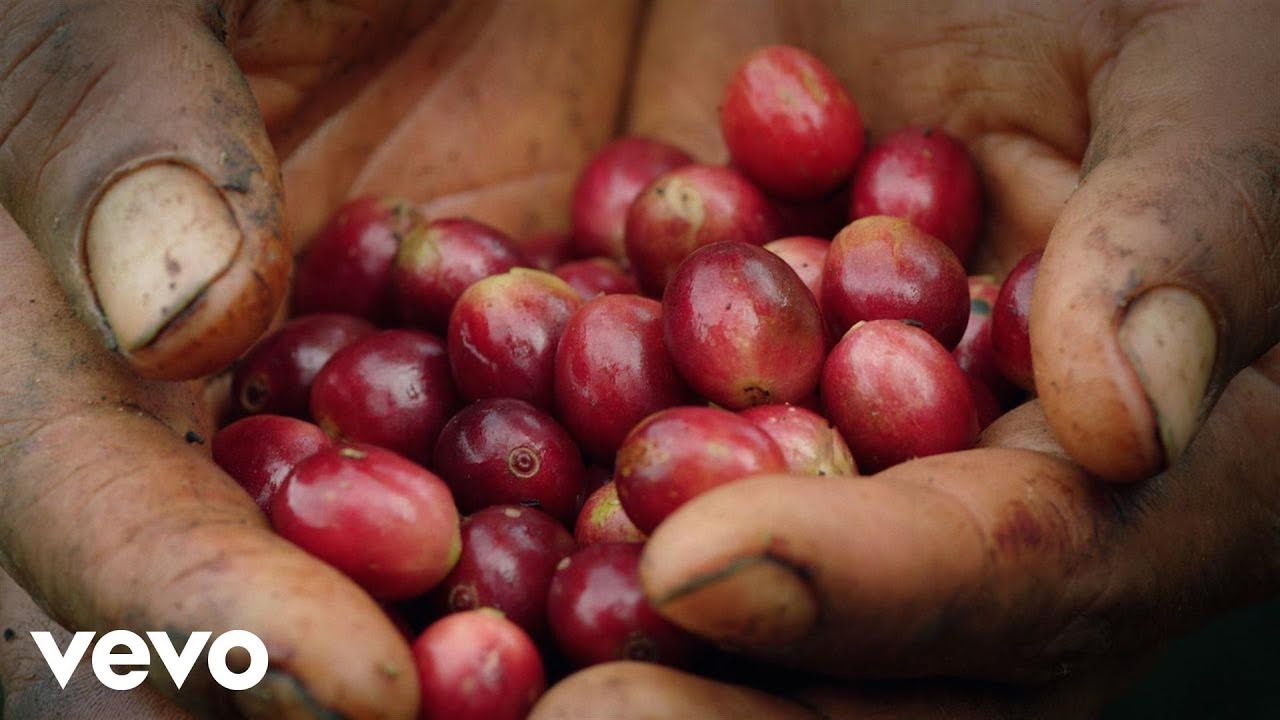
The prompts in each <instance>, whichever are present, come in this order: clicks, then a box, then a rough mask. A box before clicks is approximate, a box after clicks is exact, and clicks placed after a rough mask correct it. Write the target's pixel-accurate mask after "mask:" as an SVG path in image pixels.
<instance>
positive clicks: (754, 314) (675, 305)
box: [662, 242, 826, 410]
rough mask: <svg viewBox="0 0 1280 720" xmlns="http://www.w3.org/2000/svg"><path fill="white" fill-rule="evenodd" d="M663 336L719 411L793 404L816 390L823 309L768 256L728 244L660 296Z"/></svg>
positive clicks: (695, 258) (688, 267) (699, 256)
mask: <svg viewBox="0 0 1280 720" xmlns="http://www.w3.org/2000/svg"><path fill="white" fill-rule="evenodd" d="M662 328H663V339H664V341H665V342H666V345H667V351H668V352H670V353H671V359H672V360H674V361H675V364H676V369H677V370H679V372H680V376H681V377H683V378H684V380H685V382H687V383H688V384H689V387H691V388H693V389H694V390H695V391H697V392H698V393H699V394H701V395H702V396H703V397H705V398H707V399H708V400H710V401H712V402H714V403H716V404H717V405H721V406H723V407H726V408H730V409H734V410H739V409H742V408H744V407H750V406H752V405H762V404H765V403H785V402H795V401H798V400H800V399H802V398H804V397H806V396H808V395H810V394H812V393H813V391H814V389H815V388H817V386H818V376H819V374H821V372H822V361H823V358H824V357H825V354H826V352H825V351H826V336H825V329H824V328H823V326H822V315H821V313H819V312H818V302H817V300H815V299H814V297H813V293H811V292H809V290H808V288H806V287H805V286H804V282H803V281H802V280H801V279H800V277H799V276H798V275H796V274H795V271H793V270H792V269H791V268H790V267H788V266H787V263H786V262H785V261H784V260H783V259H782V258H780V257H778V256H777V255H774V254H773V253H771V252H769V251H768V250H765V249H764V248H761V247H757V246H755V245H748V244H746V243H739V242H724V243H717V244H715V245H708V246H707V247H704V248H701V249H699V250H698V251H696V252H694V253H693V254H692V255H690V256H689V257H688V258H686V259H685V261H684V262H683V263H681V264H680V267H679V268H678V269H677V270H676V273H675V275H673V276H672V278H671V282H670V283H669V284H668V285H667V289H666V292H664V293H663V295H662ZM746 338H749V339H750V340H749V341H744V340H745V339H746Z"/></svg>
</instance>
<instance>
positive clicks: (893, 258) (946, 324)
mask: <svg viewBox="0 0 1280 720" xmlns="http://www.w3.org/2000/svg"><path fill="white" fill-rule="evenodd" d="M822 310H823V312H824V313H825V314H826V318H827V322H828V323H829V324H830V325H831V330H832V332H833V334H834V335H835V337H837V338H838V337H840V336H841V335H843V334H844V332H845V331H846V330H848V329H849V328H850V327H852V326H853V324H854V323H857V322H860V321H863V320H885V319H887V320H908V321H911V322H914V323H918V324H919V325H920V326H921V327H923V328H924V330H925V331H926V332H928V333H929V334H930V335H933V336H934V337H935V338H937V340H938V342H940V343H942V344H943V345H944V346H945V347H947V348H948V349H950V348H953V347H955V346H956V344H957V343H959V342H960V338H961V336H963V335H964V329H965V325H966V324H967V323H968V321H969V280H968V276H967V275H965V272H964V267H963V266H962V265H961V264H960V261H959V260H957V259H956V256H955V253H953V252H951V250H950V248H948V247H947V246H946V245H943V244H942V243H941V242H939V241H938V240H937V238H934V237H932V236H930V235H929V234H927V233H925V232H924V231H922V230H920V229H919V228H917V227H915V226H914V225H912V224H911V223H909V222H907V221H906V220H902V219H900V218H891V217H886V216H880V215H878V216H874V217H867V218H862V219H861V220H855V221H854V222H852V223H850V224H849V225H848V226H847V227H845V229H843V230H841V231H840V233H839V234H838V235H836V237H835V239H834V240H832V241H831V248H830V250H828V251H827V260H826V265H825V266H824V267H823V269H822Z"/></svg>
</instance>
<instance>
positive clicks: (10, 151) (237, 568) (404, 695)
mask: <svg viewBox="0 0 1280 720" xmlns="http://www.w3.org/2000/svg"><path fill="white" fill-rule="evenodd" d="M580 9H581V6H577V5H564V4H560V5H550V4H549V5H546V6H542V5H540V4H534V3H511V4H505V5H498V4H494V3H457V4H453V3H425V4H424V3H416V2H405V3H387V2H365V3H350V2H346V3H337V2H334V3H306V4H300V3H291V2H288V3H280V2H260V3H255V4H246V3H235V2H226V3H221V4H215V3H212V2H194V1H193V2H169V3H163V4H156V3H111V4H108V3H78V2H67V3H60V2H57V3H55V2H9V3H0V27H3V28H4V32H3V33H2V34H0V38H2V39H0V200H2V201H3V203H4V207H5V210H6V211H7V213H0V267H3V268H4V274H3V279H2V280H0V293H2V294H3V298H4V302H5V303H6V311H5V312H4V314H3V315H0V326H2V327H3V330H4V333H5V336H6V338H7V340H6V342H5V343H3V346H2V347H0V355H2V359H0V389H2V390H0V568H3V571H4V573H7V574H8V575H9V576H10V577H11V578H12V579H13V580H14V581H16V583H14V582H8V581H7V580H5V581H4V582H0V624H3V626H4V627H6V628H10V629H12V630H14V631H15V634H14V635H13V639H12V640H10V639H8V638H7V637H6V640H5V641H3V642H0V682H2V683H3V685H4V692H5V694H4V700H5V704H6V711H12V712H13V713H14V714H15V715H16V716H18V717H23V716H26V717H31V716H35V717H42V716H46V715H49V714H54V713H57V712H62V711H64V710H65V709H66V708H67V707H68V704H69V703H71V706H72V707H76V708H78V711H83V710H85V709H86V708H89V707H94V708H96V709H98V710H101V714H103V715H111V716H120V717H124V716H128V717H144V716H146V715H147V713H149V712H150V711H151V710H154V709H155V708H157V707H162V706H165V705H171V704H170V703H167V702H161V698H160V697H158V696H157V695H156V694H155V693H154V691H147V690H145V687H146V686H144V689H143V690H142V691H141V692H131V693H113V692H111V691H106V690H105V689H104V688H102V687H101V686H98V685H96V683H95V682H94V681H93V679H92V676H91V675H90V674H89V672H88V669H87V666H88V664H89V661H88V660H87V659H86V660H84V661H83V662H82V667H81V671H82V675H81V676H79V677H78V678H77V679H74V680H73V681H72V685H71V686H70V688H71V689H69V690H67V691H62V690H60V689H59V688H58V687H57V685H56V683H55V682H54V681H53V678H52V675H51V673H50V672H49V671H48V669H47V668H46V667H45V666H44V663H43V660H42V659H41V658H40V656H39V654H38V652H37V650H36V648H35V645H34V643H33V642H32V641H31V638H30V637H29V635H28V632H29V631H31V630H44V629H54V630H56V629H57V625H56V624H55V621H56V623H58V624H61V625H62V626H64V627H66V628H72V629H76V630H96V631H99V632H106V631H108V630H113V629H128V630H132V631H134V632H136V633H139V634H141V633H143V632H146V631H151V630H166V631H169V632H170V633H171V634H172V636H173V637H174V638H175V640H174V642H175V645H177V646H178V647H181V646H182V644H183V643H182V639H183V638H184V637H185V636H186V634H188V633H190V632H193V631H199V630H205V631H211V632H212V633H213V634H214V636H215V637H216V636H217V635H219V634H220V633H222V632H225V631H227V630H231V629H244V630H249V631H251V632H253V633H255V634H256V635H258V636H259V637H260V638H261V639H262V640H263V642H264V643H265V644H266V646H267V649H268V653H269V656H270V659H271V669H270V671H269V673H268V675H267V678H266V679H265V680H264V681H263V682H262V683H261V684H260V685H259V686H258V687H256V688H255V689H254V690H252V691H249V692H239V693H229V692H225V691H221V690H220V688H218V687H217V686H216V685H215V684H214V683H213V681H212V680H211V679H210V677H209V675H208V673H207V672H203V671H202V670H200V669H197V670H196V671H195V672H193V673H192V675H191V677H190V678H189V679H188V680H187V681H186V683H185V685H184V686H183V687H182V689H181V692H178V691H177V689H176V688H175V687H174V686H173V683H172V682H171V681H169V680H168V679H167V678H165V677H162V676H163V675H164V673H163V672H162V671H161V669H160V665H159V663H156V664H154V665H153V672H152V673H151V680H152V683H151V685H152V686H154V687H155V688H158V689H159V691H160V692H161V693H164V694H168V695H170V696H172V697H174V698H176V699H177V700H178V701H179V702H180V703H181V704H182V705H183V706H185V708H186V709H187V710H190V711H193V712H195V713H196V714H198V715H203V716H237V715H244V716H250V717H269V718H284V717H332V716H335V715H337V716H342V717H350V718H365V717H369V718H373V717H382V718H405V717H412V716H413V714H414V712H415V708H416V705H417V696H418V689H417V681H416V673H415V671H414V667H413V664H412V660H411V657H410V654H409V648H408V646H407V643H406V642H405V641H404V639H403V638H402V637H401V636H400V634H399V633H398V631H397V630H396V629H395V628H394V627H393V625H392V624H391V623H390V621H388V620H387V618H386V616H385V615H384V613H383V612H382V611H381V610H380V609H379V608H378V606H377V605H376V604H375V603H374V602H373V601H372V600H370V599H369V597H368V596H367V595H366V594H364V593H363V592H362V591H360V590H359V589H358V588H356V586H355V585H354V584H352V583H351V582H350V581H348V580H347V579H346V578H344V577H342V576H341V575H340V574H339V573H337V572H336V571H334V570H332V569H331V568H329V567H327V566H325V565H324V564H323V563H321V562H319V561H316V560H314V559H312V558H311V557H309V556H307V555H306V554H305V553H303V552H301V551H300V550H297V549H296V548H294V547H293V546H291V545H290V544H289V543H287V542H285V541H283V540H281V539H280V538H278V537H276V536H275V535H274V534H273V533H271V531H270V529H269V528H268V526H267V524H266V522H265V520H264V519H263V517H262V515H261V514H260V513H259V512H258V511H257V509H256V508H255V506H254V505H253V503H252V501H251V500H250V499H249V498H248V497H246V496H245V495H244V493H242V492H241V491H240V490H239V489H238V488H237V487H236V486H235V484H234V483H233V482H231V481H230V479H229V478H227V477H226V476H225V475H224V474H223V473H222V472H221V471H220V470H219V469H218V468H217V467H216V466H214V464H213V463H212V462H211V461H210V460H209V457H208V445H207V441H208V440H209V438H210V437H211V436H212V433H213V432H214V429H215V424H214V422H215V421H214V418H215V410H216V404H217V403H216V401H214V402H210V398H216V397H217V396H218V395H219V394H220V393H223V394H225V390H219V389H218V388H217V387H210V386H208V385H206V384H205V383H204V382H200V381H196V382H189V383H170V382H158V381H154V380H151V381H149V380H143V379H140V377H139V374H140V373H141V374H145V375H148V376H152V377H158V378H164V379H173V378H190V377H197V376H199V375H201V374H203V373H206V372H209V371H211V370H215V369H219V368H221V367H223V366H225V365H226V364H227V362H228V361H229V360H231V359H232V358H234V357H235V356H236V355H238V354H239V353H240V352H242V351H243V350H244V348H245V346H246V345H247V344H248V343H250V342H252V341H253V340H254V339H255V338H256V337H257V335H258V334H259V333H261V332H262V330H263V328H265V327H267V325H268V323H269V322H270V321H271V319H272V316H273V315H274V314H275V313H276V312H277V310H278V307H279V305H280V304H281V301H282V298H283V297H284V295H285V294H286V289H287V288H286V284H287V278H288V270H289V268H290V265H291V260H292V253H291V252H290V247H289V239H288V233H287V232H286V229H292V230H293V232H294V233H295V237H297V238H300V239H302V240H305V239H306V238H307V237H308V236H309V235H311V234H313V233H314V231H315V230H316V228H317V227H318V225H319V224H320V223H321V222H323V220H324V219H325V218H326V217H327V216H328V215H329V214H330V213H331V212H332V211H333V209H334V208H335V207H336V206H337V204H338V203H340V202H341V201H342V200H344V199H346V198H347V197H350V196H352V195H357V194H365V193H379V192H389V193H395V194H397V195H402V196H408V197H410V198H411V199H414V200H418V201H420V202H423V203H424V204H425V206H426V209H427V210H428V211H430V212H433V213H436V214H439V213H445V212H449V213H470V214H473V215H475V216H477V217H482V218H485V219H487V220H490V221H491V222H494V223H495V224H499V225H500V226H502V227H503V228H504V229H505V230H507V231H508V232H510V233H512V234H515V235H517V236H523V235H524V234H526V233H529V232H533V231H536V230H539V229H543V228H546V227H553V226H563V225H564V224H565V219H566V217H567V212H568V196H569V192H570V189H571V186H572V182H573V178H574V175H575V172H576V169H577V168H578V167H580V166H581V164H582V163H583V162H584V161H585V159H586V158H587V157H588V156H589V154H590V152H592V151H593V150H594V149H595V148H596V147H598V146H600V145H601V144H603V142H604V141H605V140H606V139H607V138H608V137H609V136H610V135H611V134H612V133H613V132H614V129H615V128H614V123H615V121H616V114H617V112H618V103H619V102H620V99H621V97H622V88H623V76H624V63H625V60H626V58H627V53H628V44H629V42H630V38H631V37H632V32H633V26H634V21H635V20H636V17H637V13H638V9H639V8H638V6H634V5H630V4H616V5H611V6H608V7H603V8H599V9H596V10H593V12H592V13H591V16H590V17H589V18H588V17H586V16H583V15H581V13H579V10H580ZM584 22H585V23H587V24H588V25H589V26H590V28H592V29H594V30H599V32H587V31H586V30H584ZM532 108H545V110H546V111H545V112H533V111H531V109H532ZM264 120H265V122H264ZM282 188H283V189H284V190H285V195H284V196H282V195H281V189H282ZM282 197H287V198H288V201H287V203H285V202H283V200H282ZM428 201H430V202H428ZM504 213H505V214H504ZM10 216H11V217H12V219H11V217H10ZM298 244H301V243H298ZM77 316H78V318H77ZM81 320H87V321H88V322H87V324H86V323H84V322H82V321H81ZM2 575H3V574H0V579H3V577H2ZM46 616H47V617H46ZM56 637H57V639H58V640H59V647H62V648H65V647H66V643H67V638H68V636H67V635H66V634H65V633H60V634H57V635H56ZM81 703H90V704H81ZM97 703H101V704H97ZM116 703H119V704H116ZM167 712H171V713H172V712H175V708H172V707H170V708H169V709H168V710H167ZM7 716H8V715H7V714H6V717H7Z"/></svg>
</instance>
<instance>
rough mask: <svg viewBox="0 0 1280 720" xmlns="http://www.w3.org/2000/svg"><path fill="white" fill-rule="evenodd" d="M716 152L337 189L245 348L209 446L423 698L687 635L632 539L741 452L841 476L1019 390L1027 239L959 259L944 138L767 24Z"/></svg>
mask: <svg viewBox="0 0 1280 720" xmlns="http://www.w3.org/2000/svg"><path fill="white" fill-rule="evenodd" d="M720 108H721V109H720V119H721V127H722V131H723V135H724V139H725V141H726V144H727V146H728V148H729V150H730V155H731V158H732V160H731V163H730V165H728V166H721V165H710V164H702V163H698V162H695V161H694V159H693V158H691V157H690V156H689V155H688V154H686V153H685V152H683V151H682V150H680V149H679V148H676V147H672V146H671V145H669V144H666V143H663V142H659V141H657V140H653V139H647V138H640V137H624V138H621V139H618V140H616V141H614V142H613V143H611V144H609V145H608V146H606V147H604V148H603V149H601V150H600V151H599V153H598V154H597V155H596V156H595V157H594V158H593V159H592V160H591V162H590V163H589V164H588V165H587V167H586V168H585V169H584V170H583V172H582V174H581V176H580V179H579V182H578V185H577V188H576V191H575V193H574V196H573V206H572V209H571V217H572V231H571V232H570V233H568V234H565V235H561V236H544V237H540V238H532V239H526V240H525V241H524V242H516V241H514V240H513V239H512V238H510V237H508V236H506V235H504V234H503V233H502V232H500V231H499V230H496V229H494V228H492V227H489V226H487V225H485V224H483V223H481V222H478V221H476V220H473V219H469V218H457V217H441V218H425V217H421V216H420V215H419V214H418V213H417V212H416V211H415V209H414V208H413V207H412V206H411V205H409V204H406V203H403V202H398V201H396V200H394V199H390V198H380V197H367V198H359V199H355V200H352V201H350V202H348V203H346V204H345V205H344V206H343V207H341V208H340V209H339V211H338V212H337V214H336V216H335V217H333V218H332V220H331V222H330V223H329V224H328V226H327V227H326V228H325V229H324V231H323V232H322V233H321V234H320V235H319V236H318V237H317V238H315V240H314V242H313V243H312V245H311V247H310V248H309V250H308V252H307V253H306V255H305V256H304V257H303V258H302V260H301V264H300V265H299V268H298V272H297V276H296V284H295V294H294V297H293V310H294V312H295V315H294V317H293V318H292V319H291V320H290V321H289V322H287V323H286V324H285V325H284V326H282V327H281V328H280V329H279V330H277V331H275V332H274V333H273V334H271V335H269V336H268V337H266V338H264V339H263V340H262V341H261V342H260V343H259V344H258V345H257V346H256V347H255V348H253V349H252V350H251V351H250V352H249V353H248V354H247V355H246V356H245V357H244V358H243V359H242V360H241V361H240V363H239V364H238V366H237V369H236V372H235V379H234V386H233V393H234V404H235V405H236V406H237V408H238V413H239V416H240V417H239V419H237V420H235V421H234V422H232V423H230V424H229V425H227V426H226V427H224V428H223V429H222V430H221V431H220V432H219V434H218V435H217V436H216V437H215V438H214V442H213V452H214V458H215V460H216V461H217V462H218V463H219V464H220V465H221V466H222V467H223V468H224V469H225V470H226V471H227V473H228V474H230V475H231V476H232V477H234V478H235V479H236V480H237V481H238V482H239V483H240V484H241V485H242V486H243V487H244V489H245V490H246V491H247V492H249V493H250V494H251V495H252V496H253V497H254V498H255V499H256V500H257V502H258V504H259V505H260V506H261V508H262V510H263V511H264V512H265V513H267V515H268V516H269V517H270V519H271V522H272V525H273V527H274V528H275V529H276V531H278V532H279V533H280V535H282V536H283V537H285V538H287V539H288V540H290V541H292V542H293V543H295V544H297V545H298V546H299V547H301V548H303V549H304V550H306V551H308V552H310V553H312V554H313V555H315V556H316V557H318V558H320V559H322V560H324V561H326V562H328V563H330V564H331V565H333V566H334V567H335V568H337V569H339V570H340V571H342V572H343V573H345V574H346V575H348V576H350V577H351V579H352V580H354V581H355V582H356V583H358V584H359V585H360V586H361V587H363V588H364V589H365V590H366V591H367V592H368V593H369V594H370V595H372V596H373V597H374V598H376V599H377V600H379V601H380V602H381V603H383V606H384V607H386V608H387V611H388V613H389V614H390V615H391V616H392V617H393V619H394V620H395V621H396V622H398V623H399V624H400V626H401V627H402V628H403V629H404V630H405V632H406V635H407V637H408V638H409V639H410V641H411V642H413V648H414V654H415V657H416V659H417V662H418V666H419V667H418V671H419V675H420V678H421V682H422V689H423V693H422V697H423V717H428V718H451V719H453V720H459V719H465V718H486V719H487V720H500V719H501V718H519V717H522V716H523V715H524V714H525V713H526V712H527V711H528V709H529V708H530V707H531V705H532V704H533V702H534V701H535V700H536V699H537V697H538V695H539V694H540V693H541V692H542V690H543V689H544V687H545V685H546V682H547V678H548V675H549V674H551V675H554V674H555V673H560V672H565V671H567V670H571V669H573V668H577V667H582V666H585V665H589V664H592V663H599V662H605V661H609V660H614V659H626V658H630V659H643V660H652V661H656V662H662V663H669V664H673V665H677V666H683V667H686V668H691V669H694V670H697V669H698V668H699V663H700V662H702V660H701V658H704V657H706V656H707V654H708V652H710V651H711V649H710V648H706V647H705V646H704V645H702V644H701V643H700V642H699V641H698V640H697V639H696V638H694V637H692V636H691V635H689V634H687V633H685V632H684V631H683V630H681V629H680V628H678V627H676V626H674V625H673V624H671V623H669V622H668V621H667V620H665V619H664V618H663V617H662V616H661V615H660V614H659V613H658V612H657V611H656V610H655V609H654V608H653V607H652V606H651V605H650V604H649V602H648V601H647V600H646V598H645V596H644V593H643V591H642V589H641V586H640V583H639V579H638V564H639V558H640V554H641V551H642V548H643V543H644V542H645V538H646V536H647V534H648V533H651V532H652V531H653V530H654V528H656V527H657V526H658V525H659V524H660V523H661V522H662V521H663V519H664V518H666V517H667V516H668V515H670V514H671V513H672V512H673V511H675V510H676V509H677V508H678V507H679V506H680V505H682V504H683V503H685V502H686V501H688V500H690V499H692V498H694V497H695V496H697V495H699V494H700V493H702V492H705V491H707V490H709V489H711V488H713V487H716V486H719V485H723V484H726V483H732V482H735V481H737V480H739V479H741V478H744V477H747V476H749V475H753V474H758V473H793V474H809V475H819V474H825V475H840V476H854V475H857V474H858V472H859V470H861V471H862V472H864V473H873V472H876V471H879V470H881V469H884V468H886V467H889V466H891V465H894V464H896V463H900V462H903V461H906V460H909V459H910V458H913V457H920V456H925V455H931V454H936V453H944V452H951V451H956V450H963V449H965V448H969V447H971V446H973V444H974V443H975V442H976V440H977V437H978V433H979V431H980V429H981V428H982V427H984V426H985V425H986V424H987V423H989V422H991V421H992V420H993V419H994V418H995V417H997V416H998V415H999V414H1000V413H1001V412H1002V410H1003V409H1005V408H1008V407H1010V406H1011V405H1013V404H1016V403H1017V402H1019V401H1020V400H1021V399H1022V398H1023V397H1024V396H1025V391H1027V390H1030V389H1031V367H1030V353H1029V349H1028V341H1027V307H1028V304H1029V300H1030V289H1031V285H1032V282H1033V281H1034V277H1035V271H1036V264H1037V261H1038V256H1036V255H1033V256H1029V257H1028V258H1027V259H1025V260H1024V261H1023V262H1022V263H1021V264H1019V266H1018V267H1017V268H1016V269H1015V270H1014V271H1013V273H1012V275H1011V276H1010V277H1009V279H1008V280H1007V281H1006V282H1005V283H1004V285H1003V287H1001V286H999V285H997V284H996V283H995V282H994V281H993V280H992V279H991V278H990V277H981V276H977V277H971V276H967V275H966V270H965V265H964V262H965V260H966V259H967V257H968V256H969V255H970V253H971V251H972V249H973V246H974V243H975V239H976V237H977V235H978V233H979V230H980V225H981V215H982V195H981V188H980V183H979V180H978V177H977V174H976V173H975V171H974V168H973V165H972V163H971V161H970V159H969V157H968V155H967V154H966V152H965V150H964V147H963V146H962V145H961V144H960V143H959V142H958V141H956V140H955V139H953V138H951V137H949V136H948V135H946V134H945V133H943V132H941V131H940V130H937V129H930V128H906V129H903V130H900V131H899V132H896V133H894V134H891V135H889V136H887V137H884V138H882V139H880V140H879V141H878V142H877V143H875V144H874V145H872V146H870V147H868V148H864V143H865V139H864V131H863V126H862V120H861V118H860V115H859V112H858V109H857V107H856V106H855V104H854V103H853V101H852V100H851V99H850V97H849V95H848V93H847V92H846V91H845V90H844V88H843V87H841V84H840V83H839V81H838V80H837V79H836V78H835V76H834V75H833V74H832V73H831V71H830V70H829V69H828V68H827V67H825V66H824V65H823V64H822V63H821V62H820V61H819V60H818V59H817V58H815V57H813V56H812V55H809V54H808V53H805V52H803V51H801V50H798V49H795V48H791V47H786V46H773V47H767V48H764V49H761V50H759V51H757V52H756V53H754V54H752V55H751V56H750V57H749V58H748V59H747V60H746V61H745V62H744V63H743V64H742V65H741V66H740V67H739V69H738V70H737V72H736V74H735V75H734V76H733V77H732V80H731V81H730V83H729V85H728V87H727V88H726V90H725V94H724V97H723V98H722V103H721V106H720Z"/></svg>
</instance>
